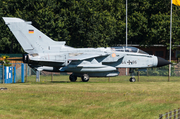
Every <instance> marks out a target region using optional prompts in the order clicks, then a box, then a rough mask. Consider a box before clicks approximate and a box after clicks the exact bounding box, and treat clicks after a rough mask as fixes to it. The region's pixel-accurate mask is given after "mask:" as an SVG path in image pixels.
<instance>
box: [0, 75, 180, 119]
mask: <svg viewBox="0 0 180 119" xmlns="http://www.w3.org/2000/svg"><path fill="white" fill-rule="evenodd" d="M129 78H130V77H129V76H122V77H114V78H111V79H110V82H108V78H91V79H90V81H89V82H81V80H80V78H78V80H77V82H70V81H69V80H68V76H54V77H53V82H51V81H50V80H51V76H46V77H45V76H41V82H40V83H36V82H35V77H34V76H32V77H28V82H27V83H16V84H0V87H6V88H8V90H0V118H1V119H9V118H11V119H28V118H29V119H40V118H42V119H61V118H63V119H70V118H72V119H155V118H156V119H157V118H158V115H159V114H161V113H163V114H164V113H165V112H167V111H173V110H174V109H177V108H179V107H180V78H179V77H172V78H171V82H167V79H168V78H167V77H150V76H149V77H140V82H135V83H131V82H129V81H128V79H129ZM136 78H137V77H136Z"/></svg>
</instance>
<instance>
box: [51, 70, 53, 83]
mask: <svg viewBox="0 0 180 119" xmlns="http://www.w3.org/2000/svg"><path fill="white" fill-rule="evenodd" d="M51 81H53V72H51Z"/></svg>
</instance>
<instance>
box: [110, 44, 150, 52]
mask: <svg viewBox="0 0 180 119" xmlns="http://www.w3.org/2000/svg"><path fill="white" fill-rule="evenodd" d="M111 49H112V50H113V51H116V52H132V53H141V54H148V53H146V52H144V51H142V50H140V49H138V48H136V47H123V46H122V47H111Z"/></svg>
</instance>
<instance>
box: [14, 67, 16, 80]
mask: <svg viewBox="0 0 180 119" xmlns="http://www.w3.org/2000/svg"><path fill="white" fill-rule="evenodd" d="M14 83H16V65H15V66H14Z"/></svg>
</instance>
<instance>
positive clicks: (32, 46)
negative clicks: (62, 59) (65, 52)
mask: <svg viewBox="0 0 180 119" xmlns="http://www.w3.org/2000/svg"><path fill="white" fill-rule="evenodd" d="M3 19H4V21H5V23H6V25H8V27H9V29H10V30H11V32H12V33H13V34H14V36H15V37H16V39H17V40H18V42H19V43H20V45H21V46H22V48H23V49H24V51H25V52H27V53H42V52H46V51H47V52H49V50H50V49H51V47H54V46H59V48H60V46H63V45H64V44H65V41H59V42H57V41H54V40H52V39H51V38H49V37H48V36H46V35H45V34H43V33H42V32H41V31H39V30H38V29H36V28H35V27H34V26H32V25H31V22H26V21H24V20H22V19H20V18H12V17H3ZM56 50H57V49H56Z"/></svg>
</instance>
